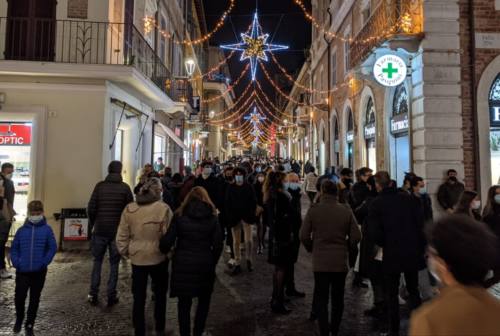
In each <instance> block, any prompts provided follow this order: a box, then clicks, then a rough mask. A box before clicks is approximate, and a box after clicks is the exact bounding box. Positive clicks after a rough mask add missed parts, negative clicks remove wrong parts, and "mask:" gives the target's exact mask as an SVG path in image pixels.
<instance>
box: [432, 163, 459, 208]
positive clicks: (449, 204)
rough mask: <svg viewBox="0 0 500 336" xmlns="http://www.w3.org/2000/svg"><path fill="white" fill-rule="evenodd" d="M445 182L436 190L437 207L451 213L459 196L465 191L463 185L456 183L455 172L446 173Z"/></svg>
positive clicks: (453, 170)
mask: <svg viewBox="0 0 500 336" xmlns="http://www.w3.org/2000/svg"><path fill="white" fill-rule="evenodd" d="M446 175H447V180H446V181H445V182H444V183H443V184H441V186H440V187H439V189H438V194H437V199H438V202H439V205H441V207H442V208H443V209H444V210H445V211H446V212H448V213H453V207H454V206H455V205H456V204H457V203H458V200H459V199H460V196H461V195H462V193H463V192H464V190H465V186H464V185H463V183H461V182H458V179H457V171H456V170H455V169H450V170H448V172H447V174H446Z"/></svg>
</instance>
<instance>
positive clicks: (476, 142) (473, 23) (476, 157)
mask: <svg viewBox="0 0 500 336" xmlns="http://www.w3.org/2000/svg"><path fill="white" fill-rule="evenodd" d="M474 15H475V13H474V2H473V0H469V32H470V47H469V48H470V49H469V52H470V62H471V66H470V70H471V72H472V74H471V80H470V90H471V92H470V93H471V104H472V114H473V118H472V122H473V124H474V161H475V165H476V166H475V167H474V184H475V185H476V190H477V192H478V194H479V195H481V176H480V171H479V170H480V169H479V167H478V163H480V161H479V160H480V157H479V156H480V155H479V150H480V148H479V126H478V122H477V92H476V34H475V31H476V20H475V18H474ZM464 168H465V167H464Z"/></svg>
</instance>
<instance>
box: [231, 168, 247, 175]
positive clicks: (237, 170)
mask: <svg viewBox="0 0 500 336" xmlns="http://www.w3.org/2000/svg"><path fill="white" fill-rule="evenodd" d="M238 174H240V175H243V176H246V174H247V171H246V170H245V169H243V168H241V167H237V168H234V169H233V175H238Z"/></svg>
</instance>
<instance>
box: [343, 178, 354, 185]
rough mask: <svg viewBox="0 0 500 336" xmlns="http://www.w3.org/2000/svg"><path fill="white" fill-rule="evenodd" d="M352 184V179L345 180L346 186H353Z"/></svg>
mask: <svg viewBox="0 0 500 336" xmlns="http://www.w3.org/2000/svg"><path fill="white" fill-rule="evenodd" d="M352 182H353V181H352V179H350V178H346V179H344V184H347V185H349V184H352Z"/></svg>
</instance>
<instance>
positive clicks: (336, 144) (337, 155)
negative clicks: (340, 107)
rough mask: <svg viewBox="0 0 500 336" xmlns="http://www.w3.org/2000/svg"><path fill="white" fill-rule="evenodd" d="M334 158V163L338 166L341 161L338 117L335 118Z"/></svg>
mask: <svg viewBox="0 0 500 336" xmlns="http://www.w3.org/2000/svg"><path fill="white" fill-rule="evenodd" d="M332 129H333V159H334V162H333V163H334V165H336V166H338V165H339V163H340V141H339V123H338V120H337V117H334V118H333V127H332Z"/></svg>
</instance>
